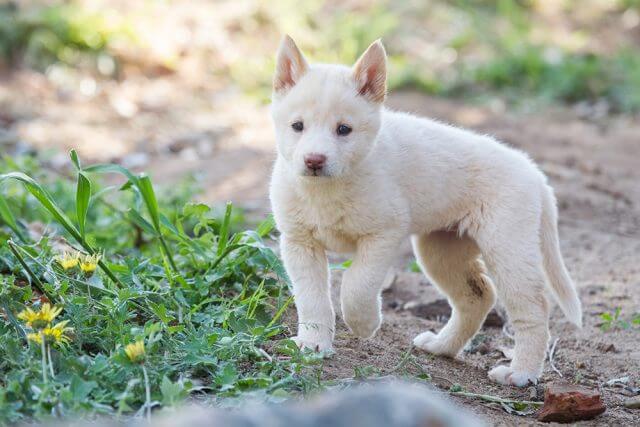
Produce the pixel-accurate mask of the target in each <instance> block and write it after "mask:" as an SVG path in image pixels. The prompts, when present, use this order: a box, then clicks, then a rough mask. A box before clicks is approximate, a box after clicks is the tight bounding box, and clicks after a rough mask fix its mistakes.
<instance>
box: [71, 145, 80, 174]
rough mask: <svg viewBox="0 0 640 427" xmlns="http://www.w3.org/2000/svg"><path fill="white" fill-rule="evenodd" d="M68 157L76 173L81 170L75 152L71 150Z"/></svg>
mask: <svg viewBox="0 0 640 427" xmlns="http://www.w3.org/2000/svg"><path fill="white" fill-rule="evenodd" d="M69 157H71V162H72V163H73V165H74V166H75V167H76V169H77V170H78V172H80V171H81V170H82V166H80V158H79V157H78V153H77V152H76V150H71V151H70V152H69Z"/></svg>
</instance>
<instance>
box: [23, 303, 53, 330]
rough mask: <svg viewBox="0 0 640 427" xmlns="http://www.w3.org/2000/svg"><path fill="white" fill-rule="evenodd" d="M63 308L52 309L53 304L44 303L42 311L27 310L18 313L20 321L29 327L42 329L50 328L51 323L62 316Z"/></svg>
mask: <svg viewBox="0 0 640 427" xmlns="http://www.w3.org/2000/svg"><path fill="white" fill-rule="evenodd" d="M61 311H62V307H51V304H49V303H44V304H42V307H41V308H40V311H34V310H33V309H31V308H26V309H24V310H22V311H21V312H20V313H18V319H20V320H22V321H24V322H25V323H26V324H27V326H28V327H30V328H33V329H42V328H44V327H46V326H49V324H51V322H53V320H54V319H55V318H56V317H57V316H58V314H60V312H61Z"/></svg>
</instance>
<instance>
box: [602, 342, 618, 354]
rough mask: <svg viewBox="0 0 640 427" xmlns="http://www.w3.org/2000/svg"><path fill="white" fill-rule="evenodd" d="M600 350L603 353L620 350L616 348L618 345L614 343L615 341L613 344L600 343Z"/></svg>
mask: <svg viewBox="0 0 640 427" xmlns="http://www.w3.org/2000/svg"><path fill="white" fill-rule="evenodd" d="M598 350H600V351H601V352H603V353H617V352H618V350H617V349H616V346H615V345H613V343H611V344H604V343H603V344H600V345H598Z"/></svg>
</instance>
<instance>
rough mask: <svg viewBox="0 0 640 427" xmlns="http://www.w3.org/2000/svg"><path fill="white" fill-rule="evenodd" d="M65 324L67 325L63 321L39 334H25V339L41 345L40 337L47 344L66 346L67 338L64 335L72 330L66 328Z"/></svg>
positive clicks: (66, 321)
mask: <svg viewBox="0 0 640 427" xmlns="http://www.w3.org/2000/svg"><path fill="white" fill-rule="evenodd" d="M67 323H69V321H68V320H65V321H63V322H60V323H57V324H56V325H54V326H51V327H46V328H44V329H42V330H41V331H40V332H37V333H31V334H27V339H28V340H29V341H34V342H36V343H38V344H42V337H44V339H45V341H46V342H47V343H49V344H66V343H68V342H69V337H68V336H67V335H66V334H67V332H71V331H72V330H73V328H69V327H67V326H66V325H67Z"/></svg>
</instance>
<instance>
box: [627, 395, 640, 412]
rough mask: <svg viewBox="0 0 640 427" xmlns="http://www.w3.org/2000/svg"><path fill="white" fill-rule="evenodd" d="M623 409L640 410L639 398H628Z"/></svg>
mask: <svg viewBox="0 0 640 427" xmlns="http://www.w3.org/2000/svg"><path fill="white" fill-rule="evenodd" d="M624 407H625V408H627V409H640V396H634V397H630V398H628V399H627V400H625V401H624Z"/></svg>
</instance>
